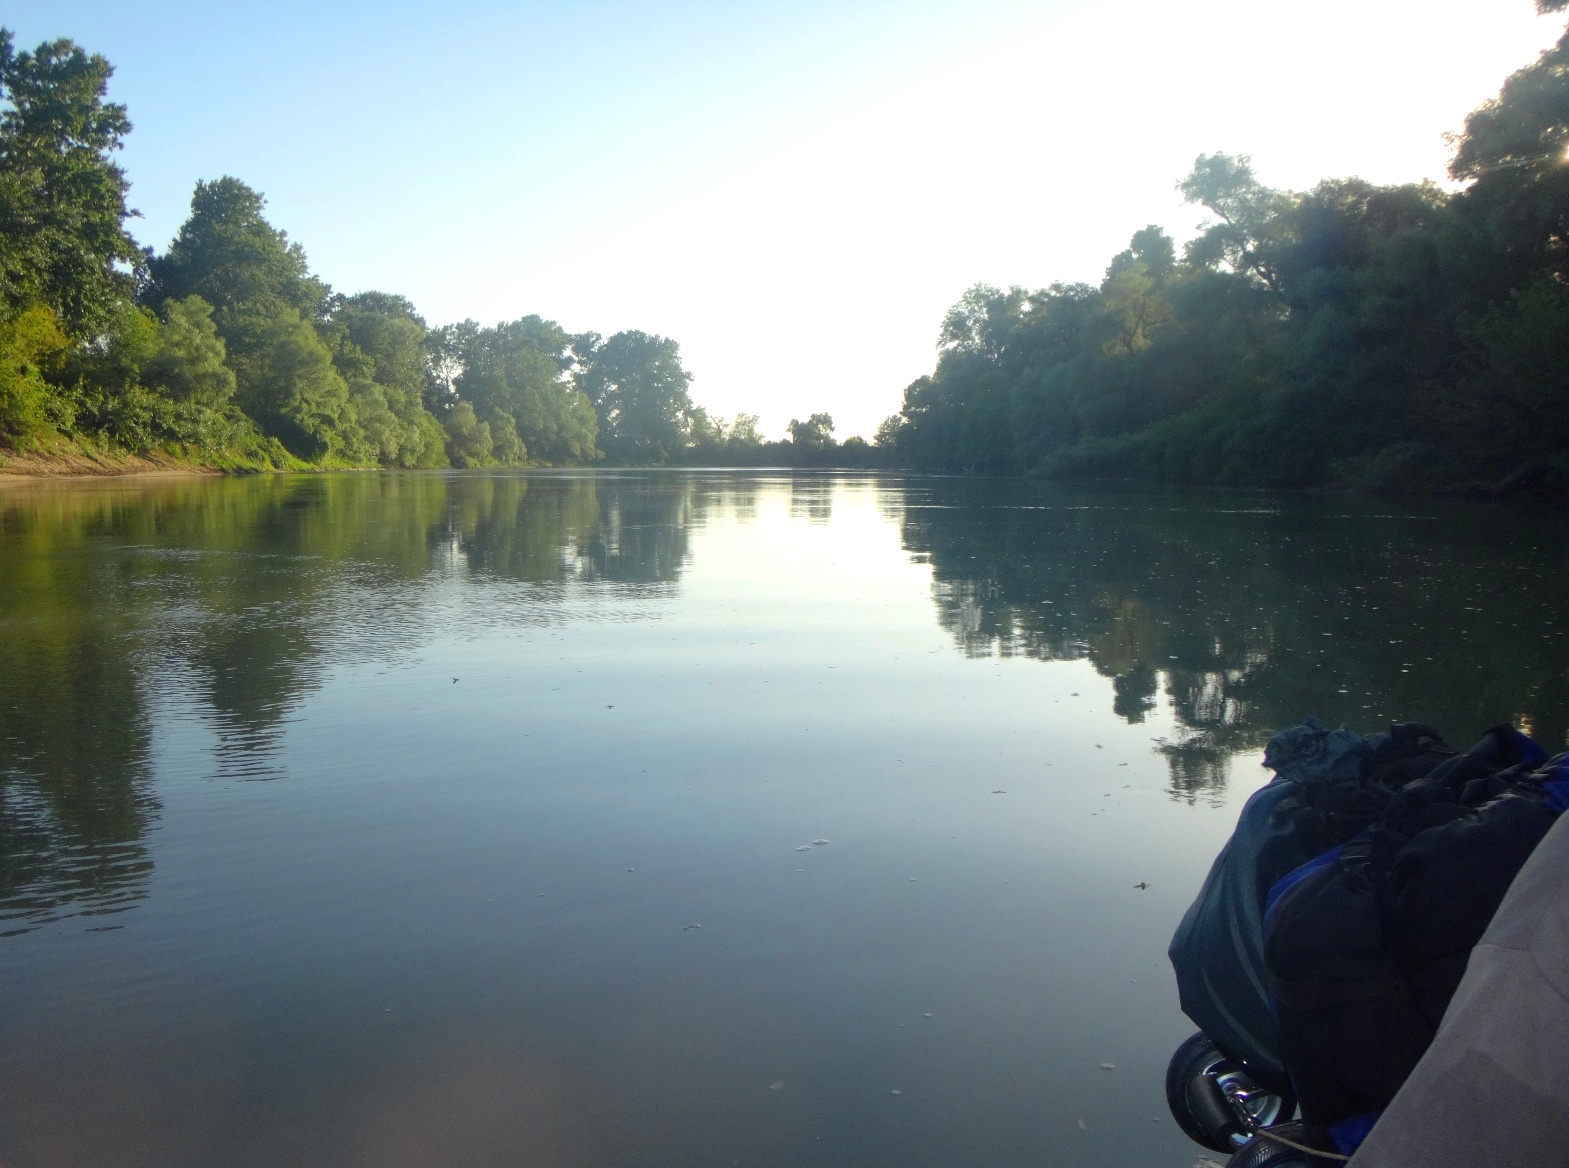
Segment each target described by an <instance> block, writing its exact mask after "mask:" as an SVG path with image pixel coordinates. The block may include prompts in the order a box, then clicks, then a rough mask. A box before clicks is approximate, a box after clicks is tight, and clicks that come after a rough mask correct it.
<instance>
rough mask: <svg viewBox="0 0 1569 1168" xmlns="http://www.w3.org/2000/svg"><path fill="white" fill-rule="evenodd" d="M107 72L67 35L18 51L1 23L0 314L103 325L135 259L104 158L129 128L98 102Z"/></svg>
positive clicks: (76, 327)
mask: <svg viewBox="0 0 1569 1168" xmlns="http://www.w3.org/2000/svg"><path fill="white" fill-rule="evenodd" d="M113 72H114V70H113V69H112V68H111V67H110V66H109V63H108V62H107V61H105V60H104V59H103V58H102V57H100V56H98V55H97V54H92V55H89V54H87V53H86V52H85V51H83V50H82V49H81V48H79V47H78V46H76V45H74V44H72V43H71V42H70V41H68V40H57V41H50V42H48V43H45V44H41V45H39V46H38V48H37V49H36V50H35V51H33V52H31V53H26V52H22V53H18V52H16V51H15V50H14V48H13V47H12V35H11V33H10V32H9V31H8V30H6V29H3V28H0V315H3V316H12V315H14V314H16V313H18V312H20V311H21V310H23V309H25V308H27V307H29V306H33V305H42V306H45V307H47V308H49V309H50V310H52V311H53V312H54V313H55V315H56V316H57V317H58V318H59V320H60V323H61V324H62V325H63V327H64V328H65V331H66V333H67V334H68V335H69V336H70V337H72V338H73V339H78V338H86V337H90V336H91V335H93V333H94V332H95V331H96V330H97V329H99V328H101V327H103V325H104V324H105V323H106V322H107V321H108V320H109V318H110V317H111V316H112V315H113V311H114V305H115V304H116V302H118V301H120V300H123V299H125V298H127V297H128V295H129V294H130V292H131V290H132V287H133V278H132V274H131V273H132V271H133V270H134V269H135V268H136V267H137V266H138V265H139V264H140V262H141V260H142V254H141V252H140V251H139V250H138V249H137V247H136V243H135V241H134V240H132V238H131V237H130V235H129V234H128V233H127V232H126V230H125V220H126V218H127V217H128V215H130V212H129V211H127V210H126V206H125V192H126V189H127V185H128V184H127V183H126V180H125V174H124V172H123V171H121V169H120V167H119V166H118V165H117V164H116V163H115V162H114V161H113V160H112V159H111V157H110V156H111V155H112V154H113V152H114V151H116V150H118V149H119V148H120V145H121V140H122V139H123V138H124V137H125V135H126V134H127V133H129V132H130V129H131V123H130V122H129V121H128V120H127V118H126V116H125V107H124V106H122V105H116V104H114V103H112V102H106V101H104V96H105V94H106V93H107V92H108V85H109V78H110V76H111V75H112V74H113Z"/></svg>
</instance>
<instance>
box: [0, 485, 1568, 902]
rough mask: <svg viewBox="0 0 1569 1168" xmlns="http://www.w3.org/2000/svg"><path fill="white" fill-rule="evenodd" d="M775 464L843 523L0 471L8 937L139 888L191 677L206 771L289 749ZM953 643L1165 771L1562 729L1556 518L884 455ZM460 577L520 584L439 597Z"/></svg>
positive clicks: (657, 545)
mask: <svg viewBox="0 0 1569 1168" xmlns="http://www.w3.org/2000/svg"><path fill="white" fill-rule="evenodd" d="M777 489H788V491H789V500H790V514H791V515H792V516H793V517H794V518H796V519H798V520H805V521H808V522H810V523H813V524H818V523H831V522H832V521H833V494H834V489H835V480H834V479H833V478H832V476H795V477H793V478H791V479H789V481H788V482H787V483H786V482H782V481H774V482H769V481H768V480H766V479H764V478H759V477H755V476H746V475H694V474H653V475H638V474H628V475H614V474H592V473H571V474H535V475H523V474H506V473H502V474H471V475H465V474H448V475H437V474H426V475H421V474H405V475H396V474H349V475H322V476H272V477H258V478H249V479H238V480H220V481H215V480H205V479H191V480H166V481H159V482H138V483H134V484H133V483H105V484H91V485H65V484H35V485H26V486H22V487H17V488H11V489H8V490H6V491H4V492H0V751H3V755H0V932H12V931H18V930H26V929H29V928H33V927H36V926H37V925H38V924H40V923H43V922H45V921H48V920H51V919H55V918H57V917H59V916H61V915H70V914H111V913H114V912H116V911H119V910H122V909H124V908H126V907H128V906H129V905H131V904H133V903H134V902H135V901H136V899H137V898H139V897H140V896H142V895H144V892H145V884H146V880H147V876H148V873H149V871H150V867H151V861H150V860H149V858H148V854H147V850H146V846H145V837H146V834H147V832H148V830H149V828H150V827H151V826H152V824H153V822H154V820H155V817H156V815H157V812H158V807H157V803H156V800H155V799H154V797H153V795H152V793H151V783H150V777H149V776H150V773H151V768H152V765H153V764H152V761H151V759H152V751H153V747H152V729H151V727H152V726H153V725H154V724H155V722H156V717H155V710H156V709H157V708H158V703H159V702H160V701H167V702H186V703H192V702H194V704H195V706H196V713H197V715H198V716H199V717H200V718H201V719H202V720H203V721H204V722H205V723H206V724H207V725H208V726H209V727H210V729H211V730H212V732H213V735H214V740H215V758H216V773H217V775H219V776H221V777H224V778H228V779H234V780H265V779H273V778H279V777H282V776H283V775H284V773H285V771H284V769H283V764H282V762H281V761H280V753H281V752H280V745H281V741H282V735H283V730H284V727H285V726H286V724H287V722H288V720H289V718H290V716H291V711H293V710H295V709H297V708H298V706H299V704H300V702H301V701H302V699H303V698H304V697H305V696H306V695H307V694H309V693H311V692H312V691H313V690H314V689H316V688H317V687H318V686H319V685H320V683H321V679H322V676H323V673H324V671H325V670H326V669H327V668H329V667H330V666H331V665H332V664H333V663H335V662H339V661H346V660H353V661H363V660H367V659H369V660H388V661H396V660H399V659H402V658H406V657H407V656H408V655H409V654H411V653H413V652H415V651H417V650H418V648H419V647H420V645H422V644H423V643H425V642H426V640H428V638H429V637H430V636H431V635H433V633H435V632H440V633H441V634H443V635H446V634H451V633H454V632H459V633H461V632H462V631H464V630H468V631H469V632H471V633H474V634H476V635H478V634H481V633H483V632H485V631H486V630H493V629H496V628H503V627H516V626H517V625H519V624H525V623H542V622H543V623H549V622H552V621H556V620H560V619H563V615H562V612H563V610H562V609H561V607H560V605H561V602H562V601H563V600H564V599H565V598H567V597H568V596H569V595H572V594H575V593H574V592H573V590H588V591H587V592H584V593H583V594H584V595H592V594H593V590H595V589H611V590H614V591H619V592H624V593H626V594H628V595H633V596H668V595H671V594H673V592H674V590H675V589H676V588H677V587H678V585H679V581H680V578H681V574H682V571H683V568H684V566H685V565H686V564H687V562H688V560H689V557H690V555H691V550H690V546H689V536H690V534H691V532H693V531H694V530H697V529H700V528H701V527H702V526H703V525H704V524H705V523H706V522H707V521H708V519H709V517H710V516H711V515H715V514H720V513H723V514H725V515H727V516H730V517H732V518H734V519H736V520H739V521H740V522H742V523H750V522H752V521H753V520H754V519H755V518H756V515H757V507H758V497H759V494H760V493H761V492H764V491H767V490H777ZM880 498H881V500H882V506H883V509H884V514H885V516H886V517H887V518H888V519H889V520H890V521H891V522H896V523H899V524H900V525H901V535H902V540H903V544H904V546H905V548H906V549H907V550H908V551H910V552H912V553H915V557H916V558H917V559H922V560H927V561H929V562H930V563H931V565H932V571H933V599H934V603H935V607H936V614H937V619H938V621H939V622H940V623H941V625H942V626H943V627H944V628H945V629H947V630H948V631H949V632H950V633H951V634H952V635H953V637H954V639H955V641H956V643H957V644H958V645H959V647H960V648H961V649H962V651H963V652H964V653H966V654H968V655H970V656H974V657H984V656H990V655H1002V656H1021V657H1031V658H1038V659H1041V660H1044V661H1055V660H1078V659H1087V660H1088V661H1090V662H1091V663H1092V664H1093V665H1094V667H1095V668H1096V669H1097V670H1098V671H1099V672H1100V673H1101V674H1103V675H1104V676H1107V677H1109V678H1111V679H1113V687H1112V694H1113V708H1114V710H1115V712H1116V713H1117V714H1118V715H1120V716H1121V717H1122V718H1123V719H1125V720H1126V721H1128V722H1130V723H1140V722H1144V721H1145V720H1146V719H1149V720H1150V721H1151V722H1152V723H1153V722H1154V721H1155V720H1156V711H1157V709H1158V707H1159V706H1160V705H1161V704H1162V702H1164V703H1165V704H1166V705H1168V706H1169V719H1170V722H1171V724H1173V725H1174V726H1175V728H1176V733H1175V735H1169V734H1163V735H1162V740H1161V741H1159V742H1157V744H1156V748H1157V749H1158V750H1160V751H1161V752H1162V753H1163V754H1164V755H1165V756H1166V758H1167V761H1168V763H1169V767H1170V790H1171V793H1172V794H1173V796H1175V797H1177V798H1180V799H1184V800H1188V801H1193V800H1198V799H1213V798H1216V797H1218V794H1219V793H1220V792H1221V791H1223V790H1224V788H1225V786H1226V783H1227V781H1228V774H1229V768H1230V762H1231V759H1232V757H1233V756H1234V755H1235V754H1236V753H1237V752H1240V751H1249V750H1256V749H1257V748H1259V747H1260V746H1261V745H1262V744H1263V742H1264V740H1265V738H1266V737H1267V736H1268V735H1269V734H1270V733H1271V732H1272V731H1273V730H1274V729H1275V728H1276V727H1278V726H1281V725H1285V724H1288V723H1291V722H1294V721H1296V720H1298V719H1299V718H1300V717H1301V716H1302V715H1303V714H1306V713H1318V714H1320V715H1321V716H1323V717H1325V718H1326V719H1330V720H1336V721H1339V720H1344V721H1348V722H1350V723H1351V724H1352V725H1354V726H1356V727H1358V728H1359V729H1363V730H1371V729H1374V728H1376V727H1378V726H1379V725H1381V724H1383V723H1385V722H1388V721H1390V720H1392V719H1408V718H1409V719H1419V720H1422V721H1428V722H1431V723H1433V724H1434V725H1436V726H1438V727H1439V728H1440V729H1441V730H1442V731H1443V732H1444V733H1446V734H1447V735H1449V736H1450V737H1451V738H1452V739H1453V740H1455V741H1460V742H1463V741H1465V740H1466V739H1467V738H1468V737H1470V736H1472V735H1474V734H1476V733H1478V732H1479V731H1480V730H1481V729H1482V728H1484V727H1485V726H1486V725H1488V724H1490V723H1492V722H1496V721H1503V720H1509V721H1514V722H1516V723H1518V724H1521V725H1524V726H1527V727H1528V728H1530V729H1531V730H1532V731H1533V732H1534V733H1535V734H1536V735H1537V737H1538V738H1539V739H1540V740H1541V741H1543V742H1544V743H1545V744H1547V745H1548V746H1550V747H1552V748H1555V749H1556V748H1558V747H1559V746H1560V744H1563V743H1564V741H1565V732H1566V728H1569V672H1566V668H1565V661H1566V656H1565V649H1566V648H1569V642H1566V640H1565V636H1564V630H1563V628H1562V626H1561V624H1560V616H1561V614H1562V603H1561V584H1560V582H1561V581H1562V580H1563V579H1564V577H1565V567H1566V566H1569V565H1566V563H1565V555H1564V553H1563V552H1562V551H1561V550H1560V545H1559V543H1558V542H1557V541H1556V540H1555V538H1554V533H1553V531H1552V518H1551V517H1543V516H1532V515H1528V514H1519V513H1513V512H1502V511H1494V510H1487V509H1450V510H1441V509H1432V508H1426V509H1423V510H1422V511H1421V512H1420V513H1414V514H1410V515H1406V514H1396V515H1392V514H1390V513H1389V512H1388V510H1387V508H1385V507H1382V506H1378V505H1349V504H1346V503H1344V502H1339V501H1328V500H1314V499H1300V498H1298V499H1283V498H1280V497H1276V496H1252V495H1237V496H1229V495H1214V494H1212V495H1154V496H1151V495H1134V494H1124V495H1119V494H1115V493H1107V492H1099V493H1083V492H1078V493H1076V492H1071V491H1062V490H1053V489H1047V488H1043V487H1039V486H1037V485H1034V484H1027V483H1012V482H998V481H967V480H941V479H912V480H903V481H901V480H885V485H884V487H883V489H882V490H881V494H880ZM454 572H459V573H468V574H471V575H474V576H484V577H487V578H490V579H494V580H498V581H503V582H515V583H516V584H518V585H520V586H524V587H525V588H526V589H527V597H526V599H527V603H525V604H519V605H514V606H511V607H501V608H498V609H497V610H495V611H489V612H475V611H466V610H461V609H458V608H455V607H443V601H442V590H441V588H440V587H439V585H440V582H441V581H442V580H443V579H444V578H446V577H447V576H448V575H449V574H451V573H454Z"/></svg>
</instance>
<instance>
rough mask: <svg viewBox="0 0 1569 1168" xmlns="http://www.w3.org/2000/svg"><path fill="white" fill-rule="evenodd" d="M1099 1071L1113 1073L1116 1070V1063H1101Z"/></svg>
mask: <svg viewBox="0 0 1569 1168" xmlns="http://www.w3.org/2000/svg"><path fill="white" fill-rule="evenodd" d="M1100 1069H1101V1070H1103V1071H1115V1070H1116V1069H1117V1064H1116V1063H1101V1065H1100Z"/></svg>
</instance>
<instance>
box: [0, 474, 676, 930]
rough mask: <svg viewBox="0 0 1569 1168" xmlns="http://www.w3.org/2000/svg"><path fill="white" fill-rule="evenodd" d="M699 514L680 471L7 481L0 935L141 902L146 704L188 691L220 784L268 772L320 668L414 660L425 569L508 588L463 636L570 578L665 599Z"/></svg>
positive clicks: (544, 614) (529, 607)
mask: <svg viewBox="0 0 1569 1168" xmlns="http://www.w3.org/2000/svg"><path fill="white" fill-rule="evenodd" d="M692 511H693V484H692V480H691V479H690V478H689V477H686V476H665V477H662V478H659V477H655V478H653V479H650V480H643V479H636V478H631V477H629V478H627V479H625V480H617V479H605V478H599V479H596V478H594V477H593V476H588V475H560V476H521V475H514V476H491V475H474V476H464V475H449V476H443V475H381V474H354V475H322V476H276V477H257V478H247V479H233V480H224V481H205V480H199V481H165V482H148V483H113V484H110V483H104V484H90V485H70V486H65V485H48V484H39V485H29V486H26V487H20V488H16V489H13V490H8V491H6V492H4V493H3V494H0V933H5V932H14V931H26V930H28V929H32V928H36V927H38V926H39V925H40V924H42V923H45V922H47V921H50V920H54V919H58V918H60V917H63V916H69V915H105V914H110V913H113V912H116V911H119V910H122V909H124V908H126V907H129V906H131V905H133V904H134V903H135V902H136V900H138V899H139V898H140V897H141V896H142V895H144V892H145V885H146V881H147V878H148V874H149V873H150V871H151V867H152V864H151V860H150V858H149V856H148V854H147V850H146V846H145V843H144V840H145V836H146V833H147V831H148V830H149V828H150V827H151V825H152V823H153V822H154V820H155V818H156V815H157V812H158V807H157V804H156V801H155V799H154V798H153V795H152V793H151V788H152V783H151V769H152V768H151V761H150V745H149V744H150V737H151V732H150V727H151V723H152V717H151V713H150V710H151V706H152V704H153V703H154V702H156V701H159V700H160V699H161V698H168V699H170V700H176V701H185V702H192V701H194V704H195V705H196V706H197V707H198V711H199V713H200V715H201V717H202V718H203V719H204V720H205V721H206V722H207V723H208V725H209V726H210V727H211V729H212V730H213V732H214V741H215V744H216V745H215V759H214V763H215V774H216V775H217V776H218V777H223V778H229V779H238V780H248V779H269V778H278V777H281V776H282V775H283V774H284V771H283V766H282V763H281V761H280V757H279V755H280V752H279V746H280V745H281V740H282V731H283V727H284V725H285V723H286V721H287V719H288V717H289V715H290V713H291V711H293V710H294V709H296V708H297V707H298V706H299V704H300V702H301V701H302V700H303V699H304V698H305V696H306V695H308V694H309V693H310V692H311V691H312V690H314V689H315V688H316V687H317V686H318V685H319V684H320V679H321V677H322V675H323V673H324V671H325V670H326V669H327V668H329V667H330V666H331V665H332V664H333V663H335V662H338V661H343V660H366V659H397V658H399V657H400V656H406V655H409V654H410V653H411V652H412V651H413V650H415V649H417V648H418V647H419V645H420V644H421V643H422V640H423V638H424V637H425V635H426V634H425V629H426V626H427V624H428V618H429V611H428V605H429V604H430V599H429V597H430V594H431V592H432V589H431V587H430V585H431V583H432V581H433V580H435V579H436V578H438V577H442V576H445V575H446V574H450V573H451V572H452V571H454V570H459V571H462V572H463V573H465V574H466V575H467V576H468V578H469V579H471V580H474V581H476V582H483V581H490V582H492V583H499V584H505V585H509V586H515V587H511V588H510V590H508V591H504V592H502V593H498V594H496V595H494V596H491V597H489V599H490V600H491V601H492V603H490V604H488V605H470V606H468V607H467V608H466V609H465V611H464V612H463V613H462V614H461V616H462V619H463V620H466V621H469V622H470V623H471V624H473V625H475V626H476V627H491V628H495V627H507V626H510V625H515V624H518V623H525V622H536V623H537V622H538V621H540V620H550V619H559V607H554V608H553V607H552V605H553V604H554V603H556V602H559V600H560V599H561V598H562V596H563V595H565V593H566V591H568V590H570V589H572V588H574V587H593V588H595V589H600V590H603V589H607V588H608V589H613V590H618V591H620V592H625V593H627V594H628V595H631V596H643V595H659V594H663V593H666V592H668V591H669V590H670V589H671V588H673V587H674V586H675V584H676V582H677V581H678V580H679V577H680V573H681V571H682V569H683V566H684V564H685V562H686V559H687V555H688V549H687V539H688V529H689V527H690V525H691V517H692ZM436 591H439V590H436ZM552 614H555V615H554V617H553V615H552Z"/></svg>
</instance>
